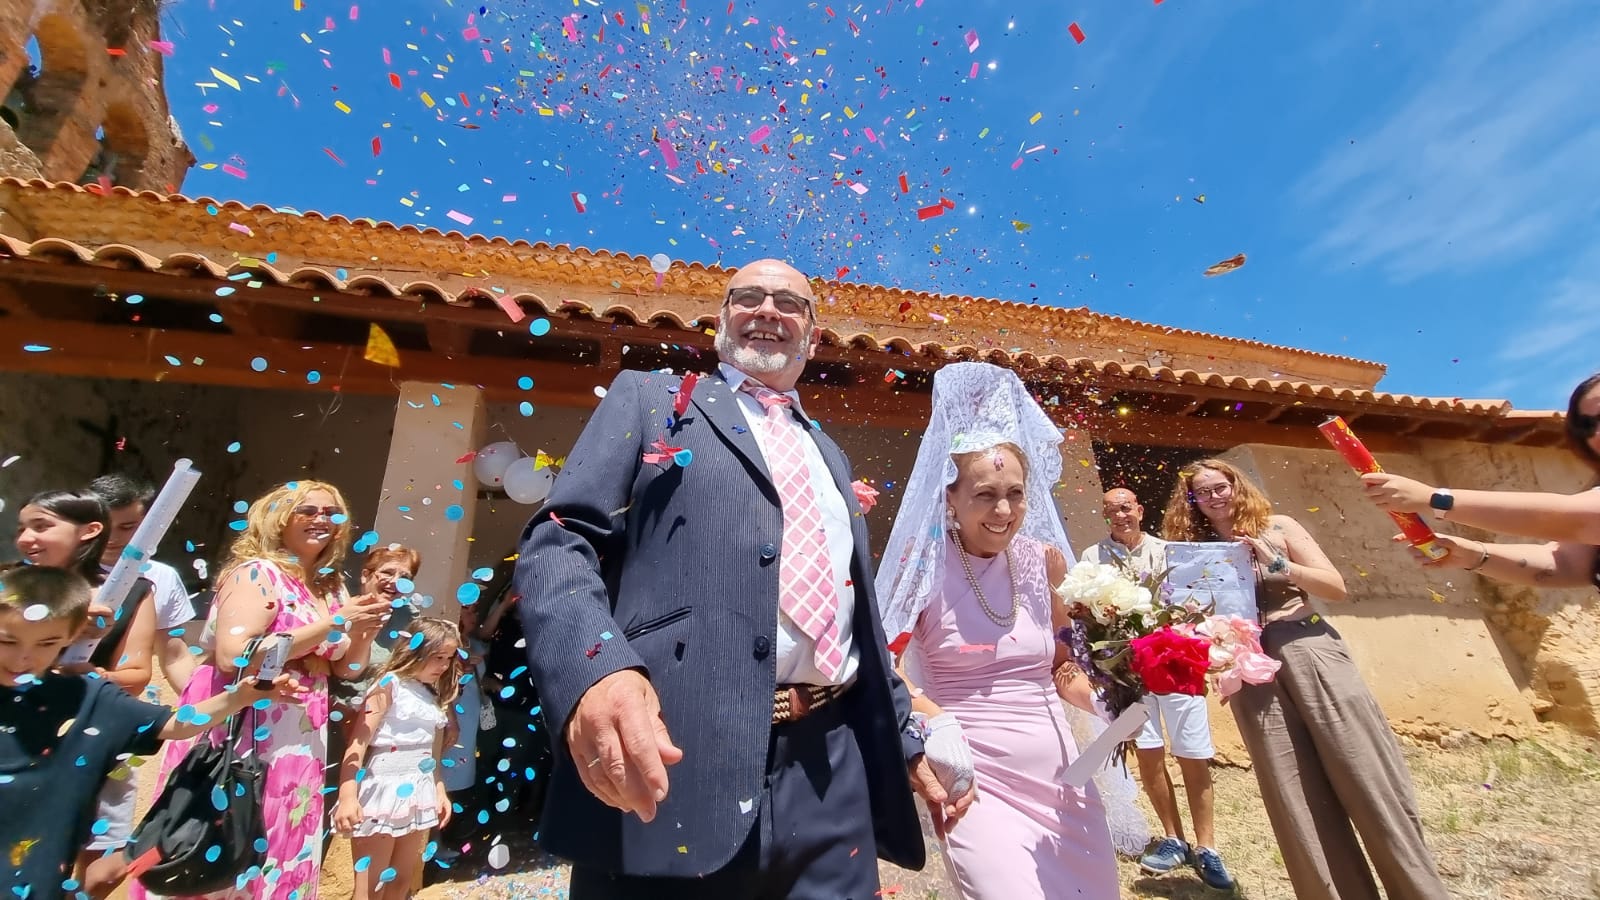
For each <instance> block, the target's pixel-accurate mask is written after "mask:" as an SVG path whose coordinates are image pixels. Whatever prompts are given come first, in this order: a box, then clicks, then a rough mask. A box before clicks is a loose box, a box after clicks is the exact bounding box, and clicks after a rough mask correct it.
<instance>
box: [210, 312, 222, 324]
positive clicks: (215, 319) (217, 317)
mask: <svg viewBox="0 0 1600 900" xmlns="http://www.w3.org/2000/svg"><path fill="white" fill-rule="evenodd" d="M206 318H207V319H208V320H210V321H211V322H213V323H215V324H217V325H221V324H222V316H221V315H219V314H217V313H212V314H211V315H209V316H206Z"/></svg>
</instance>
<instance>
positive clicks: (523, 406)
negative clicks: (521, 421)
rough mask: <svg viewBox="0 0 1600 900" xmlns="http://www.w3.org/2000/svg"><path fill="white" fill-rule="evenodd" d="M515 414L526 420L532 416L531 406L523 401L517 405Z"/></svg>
mask: <svg viewBox="0 0 1600 900" xmlns="http://www.w3.org/2000/svg"><path fill="white" fill-rule="evenodd" d="M517 412H519V413H522V417H523V418H527V417H528V416H531V415H533V404H532V403H529V402H528V401H526V400H524V401H522V402H521V403H518V404H517Z"/></svg>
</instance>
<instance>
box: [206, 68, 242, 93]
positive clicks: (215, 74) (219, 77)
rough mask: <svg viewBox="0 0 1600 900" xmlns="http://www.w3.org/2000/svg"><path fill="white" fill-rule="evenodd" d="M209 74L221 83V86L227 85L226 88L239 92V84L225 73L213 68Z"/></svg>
mask: <svg viewBox="0 0 1600 900" xmlns="http://www.w3.org/2000/svg"><path fill="white" fill-rule="evenodd" d="M211 74H212V76H213V77H215V78H216V79H217V80H218V81H220V82H222V83H223V84H225V85H227V86H228V87H231V88H233V89H234V90H236V91H237V90H239V82H238V81H236V80H235V79H234V77H233V76H232V75H229V74H228V73H227V72H224V71H222V70H220V69H217V68H215V67H213V68H212V70H211Z"/></svg>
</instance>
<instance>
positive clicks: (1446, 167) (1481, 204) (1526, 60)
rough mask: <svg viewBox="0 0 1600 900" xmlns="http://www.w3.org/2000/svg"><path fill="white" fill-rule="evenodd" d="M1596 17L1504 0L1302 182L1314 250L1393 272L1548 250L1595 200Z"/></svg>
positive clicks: (1599, 146) (1299, 191) (1565, 6)
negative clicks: (1313, 226) (1317, 223)
mask: <svg viewBox="0 0 1600 900" xmlns="http://www.w3.org/2000/svg"><path fill="white" fill-rule="evenodd" d="M1597 45H1600V18H1596V17H1594V16H1592V15H1591V14H1589V12H1588V6H1587V4H1586V3H1581V2H1578V3H1574V2H1561V0H1549V2H1541V3H1526V2H1504V3H1500V4H1498V5H1496V6H1495V7H1494V8H1492V9H1490V10H1488V11H1487V12H1485V13H1484V14H1483V15H1481V16H1479V17H1478V18H1477V19H1476V20H1472V21H1465V22H1463V23H1461V25H1460V30H1459V32H1458V33H1457V37H1456V39H1455V43H1454V44H1453V45H1452V46H1450V48H1449V49H1448V50H1447V51H1446V52H1445V54H1444V56H1443V58H1442V59H1441V60H1440V62H1439V64H1438V65H1437V67H1436V68H1435V69H1434V70H1433V71H1430V72H1427V73H1424V75H1423V76H1422V77H1421V78H1420V79H1419V80H1418V81H1417V82H1416V83H1415V84H1412V85H1410V86H1408V87H1404V88H1401V89H1400V90H1398V91H1397V99H1396V102H1395V103H1394V104H1392V105H1391V106H1390V107H1389V108H1387V110H1386V111H1385V115H1384V116H1383V118H1382V120H1381V121H1380V122H1378V123H1377V124H1376V125H1375V126H1374V127H1372V128H1371V129H1370V130H1368V131H1367V132H1366V133H1364V134H1360V133H1358V135H1357V137H1356V138H1355V139H1354V143H1352V144H1349V145H1347V146H1344V147H1341V148H1339V149H1337V150H1335V151H1333V152H1331V153H1329V154H1328V155H1327V156H1326V157H1325V158H1324V159H1322V160H1321V161H1320V162H1319V163H1318V164H1317V165H1316V166H1315V167H1314V168H1313V169H1312V171H1311V172H1310V173H1309V174H1308V175H1307V176H1306V177H1305V178H1304V179H1303V180H1302V182H1301V183H1300V184H1299V185H1297V186H1296V188H1295V193H1296V195H1297V198H1298V199H1299V200H1300V201H1302V202H1303V203H1304V204H1305V206H1306V207H1307V208H1308V209H1309V210H1310V211H1311V214H1312V215H1314V216H1315V217H1318V218H1320V219H1322V220H1323V221H1324V222H1325V223H1326V227H1325V228H1324V229H1323V230H1322V232H1321V234H1320V236H1319V237H1317V238H1316V239H1315V240H1314V241H1313V242H1312V244H1311V247H1310V250H1311V252H1312V253H1313V254H1314V255H1315V256H1317V257H1319V258H1322V259H1323V260H1325V261H1326V262H1327V263H1329V264H1331V265H1340V266H1343V265H1347V264H1351V263H1354V264H1357V265H1363V266H1366V265H1372V266H1377V267H1380V268H1381V269H1382V270H1383V271H1384V272H1385V273H1386V274H1388V275H1389V276H1390V277H1391V278H1393V279H1395V280H1396V281H1402V282H1404V281H1411V280H1414V279H1417V278H1420V277H1423V276H1427V275H1432V274H1436V273H1444V272H1461V271H1464V270H1470V269H1474V268H1478V267H1483V266H1489V265H1503V264H1506V263H1508V262H1514V261H1518V260H1522V259H1526V258H1527V257H1529V256H1531V255H1533V254H1535V253H1538V252H1542V251H1543V250H1545V249H1546V247H1547V245H1548V244H1550V243H1553V242H1556V241H1559V240H1560V239H1562V238H1564V237H1565V235H1566V233H1567V231H1568V229H1569V228H1571V227H1573V226H1575V225H1580V224H1585V223H1588V222H1589V221H1591V220H1592V217H1593V216H1594V214H1595V213H1596V211H1597V210H1600V165H1597V164H1596V162H1595V161H1596V160H1597V159H1600V120H1597V119H1596V118H1595V115H1594V111H1595V110H1596V109H1600V53H1597V52H1595V50H1594V48H1595V46H1597Z"/></svg>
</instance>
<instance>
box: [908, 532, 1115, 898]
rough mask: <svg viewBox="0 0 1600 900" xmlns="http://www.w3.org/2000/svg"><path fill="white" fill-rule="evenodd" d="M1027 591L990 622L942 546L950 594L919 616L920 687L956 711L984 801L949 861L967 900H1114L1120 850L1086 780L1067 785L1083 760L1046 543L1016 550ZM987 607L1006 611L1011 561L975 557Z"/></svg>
mask: <svg viewBox="0 0 1600 900" xmlns="http://www.w3.org/2000/svg"><path fill="white" fill-rule="evenodd" d="M1011 554H1012V558H1013V562H1014V565H1015V568H1016V578H1017V595H1018V597H1019V598H1020V603H1019V608H1018V610H1017V618H1016V622H1015V623H1014V624H1013V625H1012V626H1010V627H1004V626H1000V625H997V624H995V623H994V621H993V620H991V619H990V618H989V616H988V615H987V614H985V613H984V611H983V608H982V606H980V605H979V603H978V598H977V597H976V596H974V594H973V593H972V587H971V585H970V584H969V583H968V581H967V576H966V573H965V572H964V571H963V570H962V567H961V557H960V556H959V554H958V553H957V551H956V549H955V545H954V544H953V543H952V544H951V545H949V546H948V547H947V548H946V557H945V579H944V591H943V595H942V596H939V597H935V598H933V599H932V600H931V601H930V603H929V605H928V608H927V610H925V611H924V612H923V614H922V616H921V618H920V619H919V620H918V622H917V628H916V631H915V632H914V634H913V640H914V641H915V644H916V646H917V649H918V650H919V652H920V655H921V672H920V674H921V677H922V679H923V680H922V681H920V682H918V685H919V686H920V687H921V688H922V689H923V690H924V691H925V692H926V693H927V695H928V697H929V698H930V699H932V700H933V701H934V702H935V703H937V704H939V706H940V707H941V708H942V709H943V710H944V711H945V712H948V713H953V714H954V715H955V717H956V719H957V720H958V721H959V722H960V723H961V728H962V730H963V731H964V732H965V733H966V736H967V741H968V743H970V744H971V745H972V755H973V759H974V763H975V768H976V771H977V786H978V801H977V802H976V803H974V804H973V805H972V806H971V808H970V809H968V811H967V814H966V816H965V817H963V818H962V820H961V821H960V822H959V823H957V825H956V826H955V828H954V829H952V830H951V832H950V834H949V836H948V838H947V839H946V843H945V859H946V861H947V864H948V866H949V869H950V876H951V880H952V881H953V882H954V883H955V884H956V886H957V888H958V889H959V890H960V891H961V895H962V896H963V897H965V898H968V900H1029V898H1040V900H1057V898H1068V897H1072V898H1087V900H1116V898H1117V897H1118V896H1119V895H1120V891H1119V888H1118V880H1117V864H1116V856H1115V853H1114V851H1113V850H1112V846H1111V831H1110V829H1109V828H1108V826H1107V825H1106V813H1105V808H1104V807H1103V806H1102V805H1101V803H1100V795H1099V794H1098V792H1096V790H1095V788H1094V785H1093V783H1092V782H1091V783H1090V784H1089V785H1088V786H1087V787H1086V788H1084V789H1081V790H1080V789H1077V788H1072V787H1068V786H1066V785H1064V784H1062V783H1061V782H1060V774H1061V771H1062V770H1063V769H1064V768H1066V766H1067V764H1068V763H1070V762H1071V761H1072V760H1074V759H1076V758H1077V756H1078V747H1077V744H1076V743H1075V742H1074V741H1073V738H1072V732H1071V730H1070V729H1069V727H1068V725H1067V717H1066V712H1065V710H1063V709H1062V706H1061V700H1060V698H1059V697H1057V695H1056V691H1055V686H1054V685H1053V684H1052V682H1051V680H1050V664H1051V662H1052V661H1053V660H1054V657H1055V638H1054V636H1053V634H1052V630H1051V616H1050V590H1049V587H1048V580H1047V579H1046V577H1045V564H1044V548H1043V546H1042V545H1041V544H1039V543H1038V542H1036V541H1033V540H1031V539H1028V538H1024V537H1017V538H1016V539H1015V540H1014V541H1013V542H1012V545H1011ZM968 558H969V560H970V561H971V564H972V574H973V576H974V577H975V578H977V580H978V584H979V585H980V586H981V587H982V588H983V593H984V596H985V597H986V598H987V599H988V601H989V606H990V608H991V609H993V610H994V611H995V612H997V613H1000V614H1001V615H1002V616H1004V614H1005V612H1006V610H1008V609H1010V607H1011V579H1010V577H1009V576H1008V574H1007V567H1006V560H1005V556H1004V555H1003V554H1002V555H1000V556H996V557H994V558H992V559H982V558H980V557H976V556H970V557H968Z"/></svg>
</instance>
